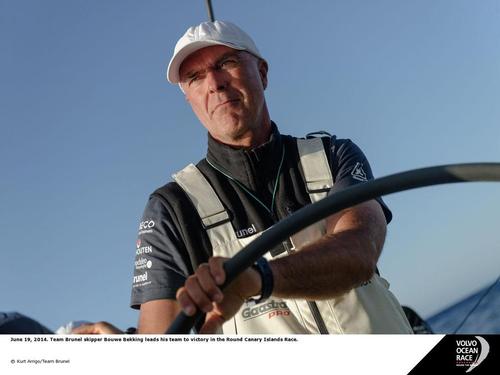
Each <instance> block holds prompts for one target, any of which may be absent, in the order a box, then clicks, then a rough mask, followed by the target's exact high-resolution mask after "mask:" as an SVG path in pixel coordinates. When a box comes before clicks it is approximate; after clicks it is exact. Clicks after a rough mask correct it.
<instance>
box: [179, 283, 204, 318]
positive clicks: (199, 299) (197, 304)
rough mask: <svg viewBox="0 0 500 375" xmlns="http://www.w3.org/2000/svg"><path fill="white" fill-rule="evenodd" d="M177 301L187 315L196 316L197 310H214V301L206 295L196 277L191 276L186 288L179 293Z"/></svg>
mask: <svg viewBox="0 0 500 375" xmlns="http://www.w3.org/2000/svg"><path fill="white" fill-rule="evenodd" d="M177 301H179V303H180V305H181V308H182V309H183V310H184V313H185V314H186V315H189V316H191V315H194V313H195V312H196V310H197V309H200V310H202V311H204V312H209V311H211V310H212V301H210V299H209V297H208V296H207V295H206V294H205V291H204V290H203V289H202V287H201V286H200V283H199V281H198V278H197V277H196V276H190V277H188V279H187V280H186V283H185V284H184V287H183V288H181V289H179V292H178V293H177Z"/></svg>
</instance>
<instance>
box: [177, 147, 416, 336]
mask: <svg viewBox="0 0 500 375" xmlns="http://www.w3.org/2000/svg"><path fill="white" fill-rule="evenodd" d="M297 147H298V151H299V156H300V163H301V166H302V169H303V172H304V177H305V183H306V188H307V191H308V194H309V197H310V199H311V202H313V203H314V202H317V201H319V200H321V199H323V198H325V197H326V195H327V193H328V191H329V190H330V189H331V188H332V187H333V178H332V174H331V170H330V167H329V164H328V159H327V156H326V153H325V150H324V147H323V142H322V141H321V139H320V138H311V139H297ZM173 178H174V180H175V181H176V182H177V184H178V185H179V186H180V187H181V188H182V189H183V190H184V192H185V193H186V194H187V196H188V197H189V198H190V200H191V202H192V203H193V205H194V207H195V208H196V211H197V212H198V214H199V216H200V218H201V221H202V222H203V226H204V228H205V230H206V232H207V235H208V238H209V239H210V242H211V244H212V248H213V256H222V257H233V256H234V255H235V254H236V253H238V252H239V251H240V250H241V249H242V248H243V247H245V246H246V245H248V244H249V243H250V242H252V241H253V240H255V239H256V238H257V237H258V236H259V235H261V234H262V232H259V233H255V234H253V235H251V236H248V237H245V238H237V237H236V234H235V230H234V228H233V226H232V224H231V221H230V216H229V214H228V212H227V211H226V209H225V208H224V206H223V204H222V202H221V200H220V199H219V197H218V196H217V193H216V192H215V190H214V189H213V188H212V186H211V185H210V183H209V181H208V180H207V179H206V178H205V177H204V176H203V174H202V173H201V172H200V171H199V170H198V168H197V167H196V166H195V165H193V164H189V165H188V166H187V167H185V168H184V169H182V170H181V171H179V172H177V173H175V174H174V175H173ZM325 233H326V225H325V221H324V220H321V221H319V222H317V223H315V224H313V225H311V226H309V227H307V228H305V229H303V230H302V231H300V232H298V233H296V234H295V235H293V236H292V237H291V238H290V242H289V243H290V244H291V245H292V246H289V248H288V249H287V252H282V253H281V254H278V255H276V256H275V257H274V258H278V257H281V256H287V255H288V254H289V253H291V252H294V251H300V249H301V248H302V247H303V246H305V245H307V244H308V243H311V242H314V241H316V240H317V239H319V238H320V237H321V236H323V235H324V234H325ZM265 257H266V258H267V259H268V260H272V259H273V256H272V255H271V253H270V252H268V253H266V255H265ZM222 330H223V333H225V334H293V333H297V334H307V333H330V334H340V333H390V334H392V333H405V334H410V333H412V329H411V327H410V325H409V323H408V321H407V319H406V317H405V314H404V312H403V310H402V308H401V306H400V304H399V302H398V301H397V299H396V298H395V296H394V295H393V294H392V293H391V292H390V291H389V283H388V282H387V281H386V280H385V279H384V278H382V277H381V276H379V275H378V274H374V275H373V277H372V278H371V279H370V280H369V281H368V282H366V283H364V284H363V285H362V286H359V287H357V288H354V289H351V290H350V291H348V292H346V293H345V294H343V295H341V296H339V297H336V298H333V299H330V300H321V301H306V300H303V299H283V298H277V297H274V296H271V297H270V298H269V299H268V300H267V301H265V302H262V303H260V304H258V305H250V304H247V303H244V304H243V306H242V307H241V308H240V310H239V311H238V313H237V314H236V315H235V316H234V317H233V318H232V319H230V320H229V321H227V322H225V323H224V325H223V328H222Z"/></svg>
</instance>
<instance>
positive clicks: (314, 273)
mask: <svg viewBox="0 0 500 375" xmlns="http://www.w3.org/2000/svg"><path fill="white" fill-rule="evenodd" d="M267 72H268V64H267V62H266V61H265V60H264V59H263V58H262V56H261V55H260V53H259V51H258V49H257V47H256V46H255V44H254V42H253V41H252V39H251V38H250V37H249V36H248V35H247V34H246V33H245V32H243V31H242V30H241V29H239V28H238V27H237V26H235V25H233V24H231V23H229V22H222V21H215V22H204V23H202V24H200V25H198V26H196V27H191V28H190V29H188V31H187V32H186V33H185V34H184V36H183V37H182V38H181V39H180V40H179V41H178V43H177V45H176V47H175V51H174V55H173V57H172V59H171V61H170V64H169V67H168V73H167V78H168V80H169V81H170V82H171V83H174V84H179V86H180V88H181V90H182V91H183V93H184V95H185V97H186V100H187V101H188V102H189V104H190V105H191V108H192V109H193V112H194V113H195V114H196V116H197V117H198V119H199V120H200V122H201V123H202V124H203V126H205V128H206V129H207V130H208V152H207V157H206V158H205V159H203V160H202V161H200V162H199V163H198V164H197V166H196V167H195V166H193V165H190V166H188V167H186V168H185V169H184V170H182V171H180V172H179V173H177V174H176V175H174V179H175V182H171V183H169V184H167V185H165V186H164V187H162V188H160V189H158V190H157V191H156V192H155V193H153V194H152V195H151V197H150V200H149V202H148V204H147V206H146V209H145V212H144V216H143V219H142V221H141V223H140V227H139V238H138V241H137V249H136V261H135V265H136V269H135V274H134V284H133V290H132V302H131V304H132V307H134V308H140V317H139V324H138V332H139V333H163V332H165V330H166V329H167V328H168V327H169V325H170V324H171V322H172V321H173V319H174V318H175V316H176V315H177V314H178V313H179V312H180V311H181V310H182V311H184V313H186V314H187V315H193V314H194V313H195V312H196V311H197V310H201V311H203V312H204V313H206V320H205V322H204V323H203V324H202V326H201V327H198V328H199V329H200V332H204V333H215V332H224V333H351V332H352V333H411V328H410V327H409V325H408V322H407V321H406V319H405V318H404V314H403V312H402V310H401V307H400V306H399V303H398V302H397V301H396V299H395V298H394V297H393V296H392V294H391V293H390V292H389V291H388V289H387V284H386V283H385V280H383V279H382V278H380V277H379V276H378V274H377V273H378V271H377V268H376V265H377V261H378V258H379V256H380V253H381V250H382V246H383V243H384V239H385V234H386V224H387V222H389V221H390V219H391V213H390V211H389V209H388V208H387V207H386V206H385V204H384V202H383V201H382V200H381V199H377V200H373V201H368V202H365V203H362V204H360V205H358V206H355V207H352V208H349V209H346V210H343V211H342V212H340V213H338V214H335V215H333V216H331V217H329V218H327V219H326V220H324V221H322V222H321V223H318V225H316V226H312V227H310V228H308V229H306V230H304V231H302V232H300V233H299V234H297V235H296V236H292V238H291V239H290V240H289V241H286V242H285V243H284V244H283V246H280V247H278V248H276V249H272V250H271V252H270V253H268V255H266V257H265V258H263V259H261V260H259V262H258V263H257V264H256V265H255V266H254V267H252V268H249V269H247V270H246V271H244V272H243V273H242V274H241V275H240V276H239V277H238V278H237V279H236V280H235V281H234V282H233V283H231V284H230V285H229V287H228V288H226V289H225V290H224V291H222V290H221V289H220V288H219V287H220V285H222V284H223V283H224V279H225V273H224V269H223V262H224V260H225V259H227V258H228V257H231V256H233V255H234V254H235V253H237V252H238V251H239V250H241V248H242V247H243V246H244V245H245V244H247V243H249V242H250V241H252V240H253V239H255V238H256V237H257V236H258V235H259V234H260V233H262V231H264V230H266V229H267V228H269V227H270V226H272V225H273V224H274V223H276V222H278V221H279V220H281V219H283V218H284V217H286V216H288V215H290V214H291V213H293V212H294V211H296V210H298V209H299V208H301V207H303V206H305V205H307V204H310V203H311V201H316V200H319V199H321V198H323V197H324V196H325V195H326V194H327V192H328V191H329V194H332V193H335V192H337V191H339V190H342V189H344V188H346V187H348V186H351V185H354V184H357V183H360V182H363V181H366V180H367V179H371V178H373V177H372V174H371V169H370V166H369V163H368V161H367V160H366V158H365V156H364V155H363V153H362V152H361V150H360V149H359V148H358V147H357V146H356V145H354V144H353V143H352V142H351V141H349V140H337V139H336V138H335V137H324V138H316V139H311V140H297V139H296V138H294V137H291V136H284V135H281V134H280V133H279V131H278V128H277V126H276V124H274V123H273V122H272V121H271V117H270V115H269V111H268V108H267V105H266V100H265V97H264V91H265V89H266V87H267V85H268V79H267ZM315 176H316V177H315ZM318 181H323V182H321V184H320V186H319V185H317V183H318ZM315 186H316V187H315ZM318 186H319V187H318ZM94 332H104V333H112V332H114V331H113V328H112V326H108V325H106V324H105V323H99V324H98V325H97V326H92V327H88V330H87V331H84V330H80V333H94Z"/></svg>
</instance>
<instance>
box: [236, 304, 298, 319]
mask: <svg viewBox="0 0 500 375" xmlns="http://www.w3.org/2000/svg"><path fill="white" fill-rule="evenodd" d="M266 314H267V317H268V319H271V318H274V317H276V316H288V315H290V309H289V308H288V306H287V305H286V302H276V301H275V300H271V301H270V302H268V303H263V304H260V305H257V306H255V307H246V308H244V309H243V311H242V312H241V316H242V317H243V320H250V319H254V318H257V317H259V316H262V315H266Z"/></svg>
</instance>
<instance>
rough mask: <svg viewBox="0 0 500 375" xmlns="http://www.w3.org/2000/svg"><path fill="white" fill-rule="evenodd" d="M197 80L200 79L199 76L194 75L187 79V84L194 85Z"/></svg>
mask: <svg viewBox="0 0 500 375" xmlns="http://www.w3.org/2000/svg"><path fill="white" fill-rule="evenodd" d="M199 79H200V76H199V75H195V76H192V77H189V81H188V82H189V84H190V85H191V84H192V83H195V82H196V81H198V80H199Z"/></svg>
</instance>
